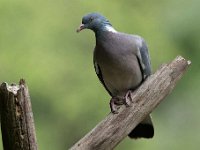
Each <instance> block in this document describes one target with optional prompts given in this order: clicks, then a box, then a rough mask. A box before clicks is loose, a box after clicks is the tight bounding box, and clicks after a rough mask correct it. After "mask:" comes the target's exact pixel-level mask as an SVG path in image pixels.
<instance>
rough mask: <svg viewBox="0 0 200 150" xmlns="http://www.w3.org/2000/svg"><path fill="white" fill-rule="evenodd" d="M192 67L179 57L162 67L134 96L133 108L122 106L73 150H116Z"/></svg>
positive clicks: (72, 148) (188, 62)
mask: <svg viewBox="0 0 200 150" xmlns="http://www.w3.org/2000/svg"><path fill="white" fill-rule="evenodd" d="M190 63H191V62H190V61H187V60H185V59H184V58H182V57H181V56H178V57H177V58H176V59H175V60H174V61H172V62H171V63H169V64H165V65H162V67H161V68H160V69H159V70H158V71H156V73H154V74H153V75H151V76H150V77H149V78H148V79H147V80H146V81H145V82H144V83H143V84H142V85H141V86H140V87H139V88H138V89H137V90H136V91H134V92H133V93H132V99H133V102H132V104H131V106H130V107H125V106H122V107H121V108H120V110H119V113H118V114H111V113H110V114H109V115H108V116H107V117H106V118H105V119H104V120H102V121H101V122H100V123H99V124H98V125H97V126H96V127H95V128H93V129H92V130H91V131H90V132H89V133H88V134H87V135H85V136H84V137H83V138H82V139H81V140H80V141H78V142H77V143H76V144H75V145H74V146H73V147H71V150H110V149H113V148H114V147H115V146H116V145H117V144H118V143H119V142H120V141H122V140H123V139H124V138H125V137H126V136H127V135H128V134H129V133H130V131H131V130H133V129H134V128H135V127H136V126H137V124H139V123H140V122H141V121H142V120H143V119H144V118H145V117H146V116H147V115H148V114H150V113H151V112H152V111H153V109H154V108H155V107H156V106H157V105H158V104H159V103H160V102H161V101H162V100H163V99H164V98H165V97H166V96H167V95H168V94H169V93H170V92H171V91H172V89H173V88H174V87H175V85H176V82H177V81H178V80H179V79H180V78H181V77H182V75H183V73H184V72H185V70H186V69H187V68H188V66H189V65H190Z"/></svg>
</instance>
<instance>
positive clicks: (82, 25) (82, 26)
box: [76, 24, 84, 33]
mask: <svg viewBox="0 0 200 150" xmlns="http://www.w3.org/2000/svg"><path fill="white" fill-rule="evenodd" d="M83 29H84V24H81V25H80V26H79V28H78V29H77V30H76V32H77V33H78V32H80V31H81V30H83Z"/></svg>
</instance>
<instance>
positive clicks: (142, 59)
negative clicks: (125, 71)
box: [137, 40, 151, 80]
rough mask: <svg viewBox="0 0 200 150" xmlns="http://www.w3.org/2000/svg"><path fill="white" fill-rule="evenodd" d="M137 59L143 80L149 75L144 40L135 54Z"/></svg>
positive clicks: (149, 65)
mask: <svg viewBox="0 0 200 150" xmlns="http://www.w3.org/2000/svg"><path fill="white" fill-rule="evenodd" d="M137 59H138V61H139V64H140V69H141V72H142V75H143V80H144V79H146V78H147V77H148V76H150V75H151V62H150V57H149V52H148V47H147V44H146V43H145V41H144V40H142V44H141V46H140V47H139V51H138V53H137Z"/></svg>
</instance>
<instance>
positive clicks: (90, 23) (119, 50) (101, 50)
mask: <svg viewBox="0 0 200 150" xmlns="http://www.w3.org/2000/svg"><path fill="white" fill-rule="evenodd" d="M85 28H87V29H91V30H93V31H94V32H95V37H96V46H95V49H94V57H93V61H94V67H95V71H96V74H97V76H98V77H99V79H100V81H101V83H102V84H103V85H104V87H105V89H106V90H107V91H108V93H109V94H110V95H111V97H112V98H111V100H110V107H111V111H112V112H113V113H117V108H118V107H116V105H119V104H126V105H128V104H127V99H128V98H129V93H130V90H135V89H136V88H137V87H138V86H139V85H140V84H141V83H142V82H143V81H144V80H145V79H146V77H148V76H149V75H150V74H151V67H150V58H149V53H148V48H147V45H146V43H145V41H144V40H143V38H141V37H140V36H137V35H131V34H125V33H121V32H117V31H116V30H115V29H114V28H113V27H112V25H111V24H110V22H109V21H108V20H107V19H106V18H105V17H103V16H102V15H100V14H98V13H92V14H88V15H86V16H84V17H83V19H82V24H81V26H80V28H79V29H78V30H77V31H78V32H79V31H81V30H82V29H85ZM153 135H154V129H153V124H152V121H151V118H150V116H147V118H146V119H145V120H143V121H142V122H141V123H140V124H139V125H138V126H137V127H136V128H135V129H134V130H133V131H132V132H131V133H130V134H129V136H130V137H131V138H139V137H145V138H151V137H153Z"/></svg>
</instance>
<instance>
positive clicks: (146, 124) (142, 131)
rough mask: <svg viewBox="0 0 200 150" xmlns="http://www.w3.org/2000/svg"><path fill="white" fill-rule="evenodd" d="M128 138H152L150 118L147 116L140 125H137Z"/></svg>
mask: <svg viewBox="0 0 200 150" xmlns="http://www.w3.org/2000/svg"><path fill="white" fill-rule="evenodd" d="M128 136H129V137H130V138H134V139H137V138H152V137H153V136H154V128H153V123H152V121H151V116H150V115H149V116H147V118H145V119H144V120H143V121H142V122H141V123H140V124H138V125H137V126H136V127H135V128H134V129H133V130H132V131H131V133H129V135H128Z"/></svg>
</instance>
